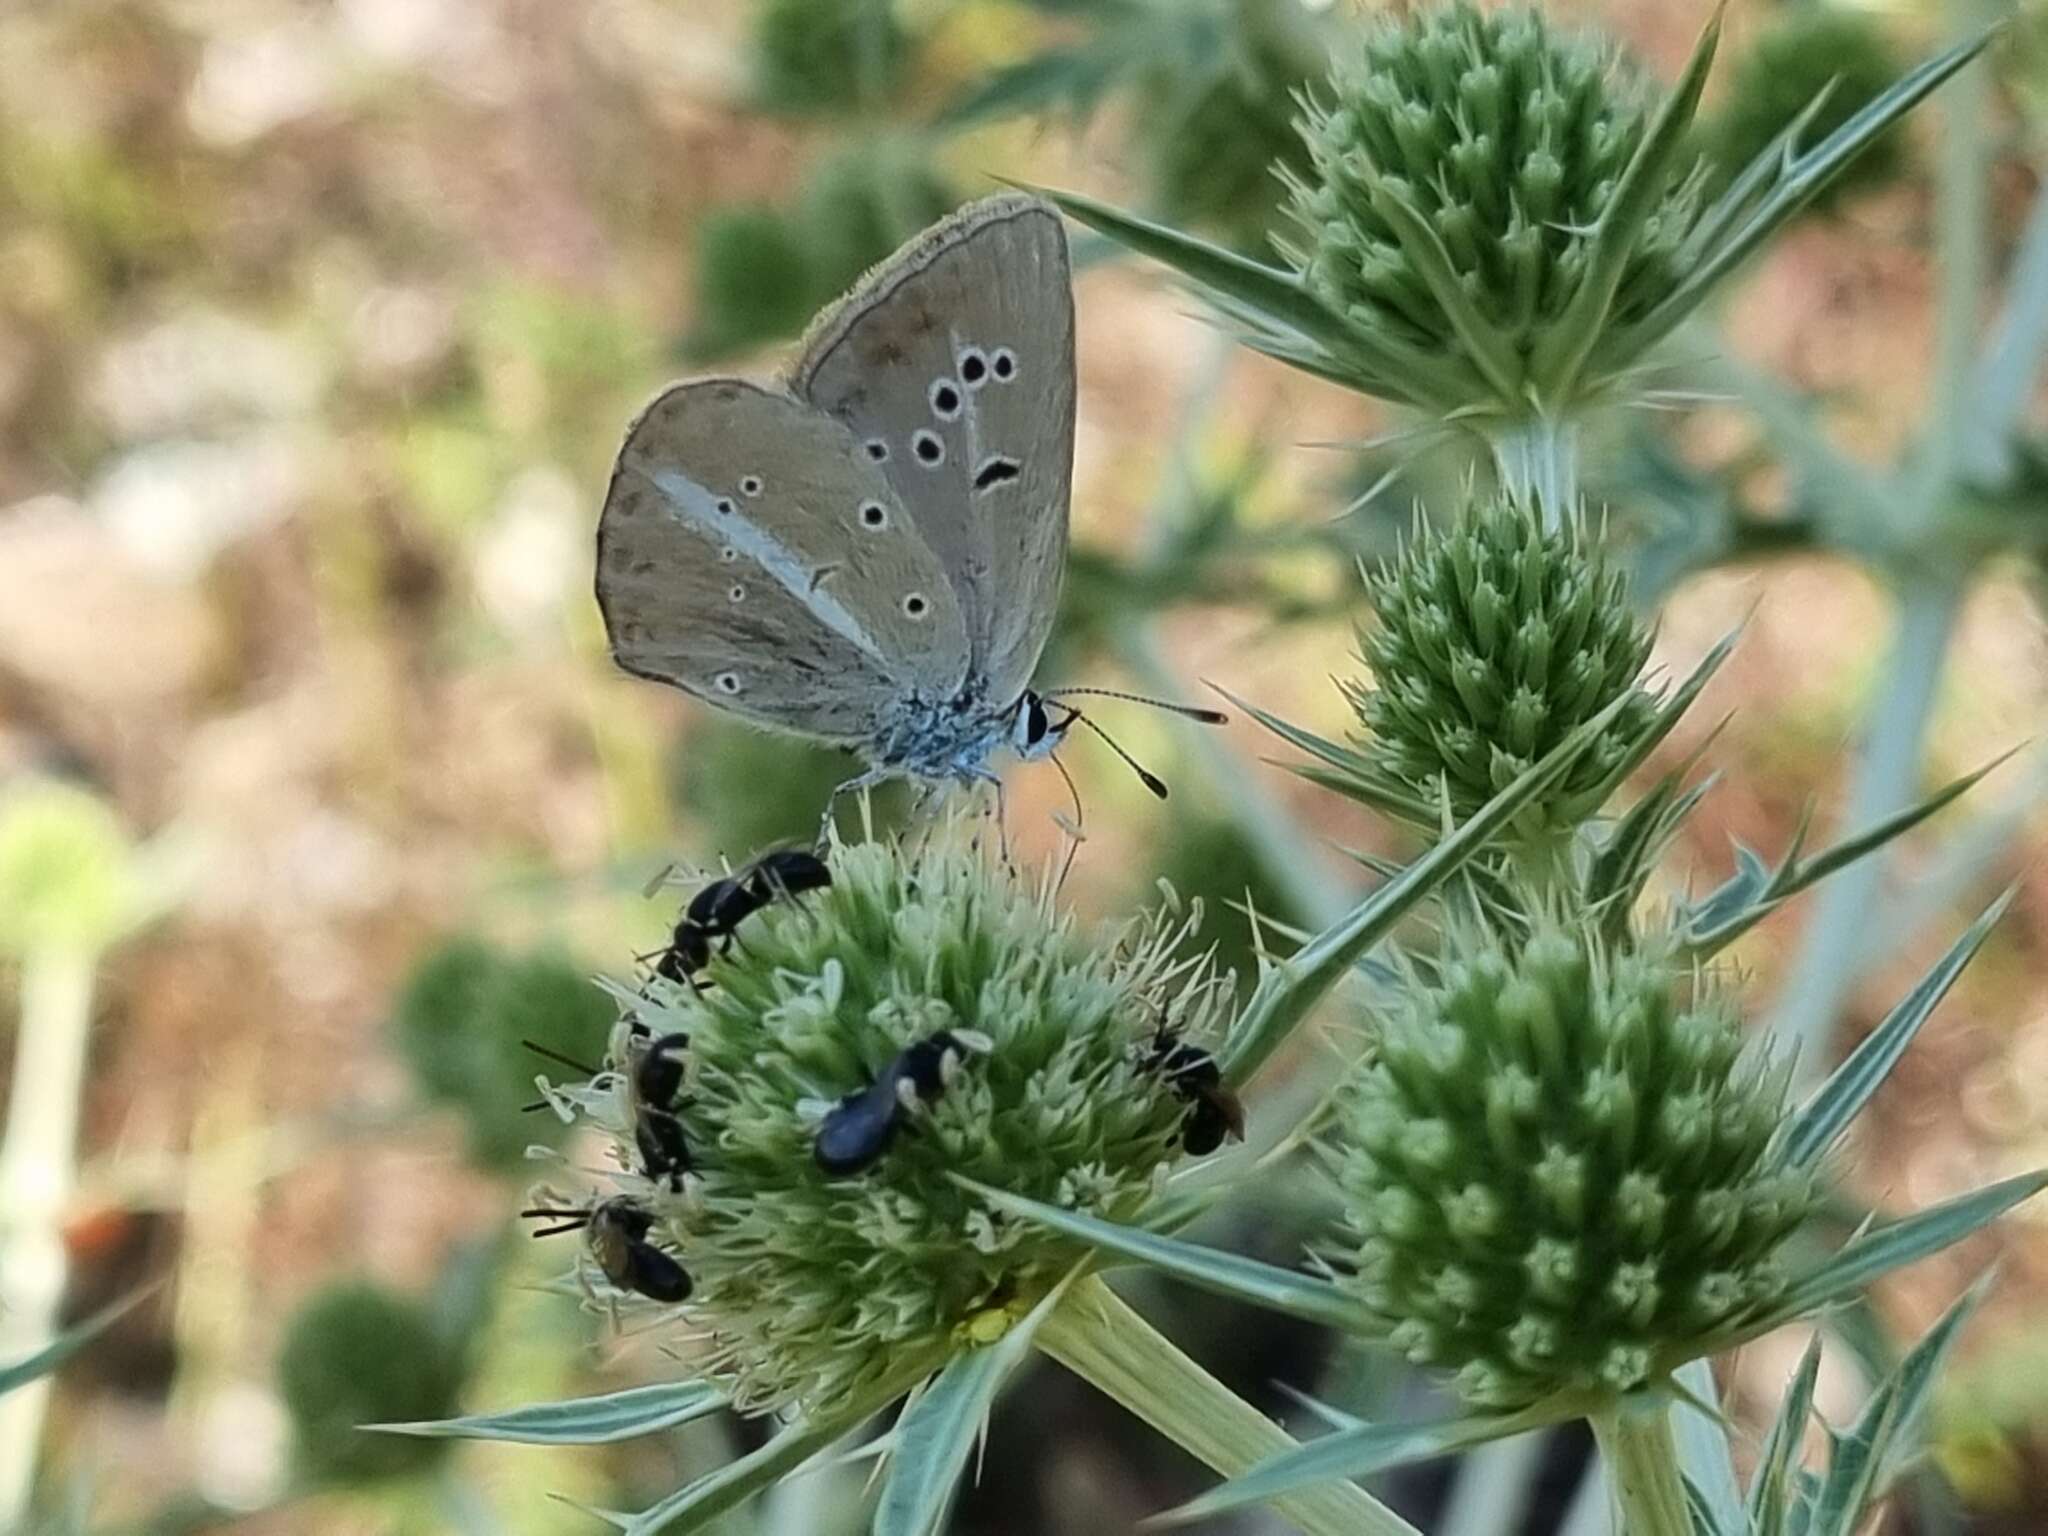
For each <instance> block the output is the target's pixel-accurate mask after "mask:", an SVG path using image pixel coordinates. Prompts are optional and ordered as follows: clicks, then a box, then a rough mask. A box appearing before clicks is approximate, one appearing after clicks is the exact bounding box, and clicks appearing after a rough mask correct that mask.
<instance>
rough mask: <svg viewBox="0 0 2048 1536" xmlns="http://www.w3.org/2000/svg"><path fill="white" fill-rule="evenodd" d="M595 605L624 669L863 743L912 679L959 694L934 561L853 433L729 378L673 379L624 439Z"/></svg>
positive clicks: (954, 603) (604, 522)
mask: <svg viewBox="0 0 2048 1536" xmlns="http://www.w3.org/2000/svg"><path fill="white" fill-rule="evenodd" d="M597 599H598V606H599V607H600V608H601V609H602V610H603V613H604V619H605V628H606V631H607V633H608V634H609V635H610V637H611V642H612V651H613V654H614V655H615V656H616V657H617V659H618V662H619V664H620V665H621V666H622V667H624V668H625V669H626V670H627V671H629V672H635V673H638V674H640V675H641V676H643V677H652V678H655V679H657V680H659V681H662V682H667V683H673V684H675V685H676V686H678V687H680V688H683V689H685V690H687V691H689V692H691V693H694V694H698V695H700V696H702V697H704V698H706V699H709V700H711V701H713V702H715V703H718V704H721V705H723V706H725V707H727V708H729V709H732V710H734V711H736V712H738V713H740V714H743V715H747V716H749V717H751V718H753V719H755V720H758V721H760V722H761V723H763V724H767V725H774V726H780V727H783V728H785V729H789V730H795V731H800V732H802V733H804V734H806V735H813V736H820V737H825V738H828V739H833V740H844V741H848V742H869V741H872V740H874V739H875V738H876V737H877V735H878V734H880V733H881V732H882V731H884V730H885V729H886V728H887V726H888V725H889V724H890V723H891V722H892V721H893V720H894V719H895V718H896V714H897V711H898V709H899V708H900V704H901V700H902V699H903V698H904V697H905V695H906V693H907V692H908V691H909V690H911V689H912V688H917V689H920V690H923V691H924V692H926V693H927V694H930V695H943V694H944V693H946V692H947V691H948V690H954V689H957V688H958V687H959V686H960V683H961V681H962V680H963V679H964V677H965V676H966V672H967V667H968V658H969V650H968V642H967V633H966V628H965V624H964V621H963V617H962V613H961V609H960V605H959V600H958V598H957V597H956V595H955V594H954V592H953V590H952V587H951V584H950V583H949V581H948V580H947V577H946V573H945V572H944V570H943V569H942V568H941V566H940V564H939V562H938V560H937V559H936V558H935V557H934V555H933V553H932V551H931V550H930V549H929V548H928V547H927V545H926V543H925V541H924V539H923V538H922V537H921V536H920V534H919V532H918V529H917V528H916V526H915V525H914V523H913V521H912V519H911V518H910V517H909V516H907V515H906V513H905V510H904V506H903V502H902V500H901V498H900V497H899V496H898V494H897V493H896V491H895V490H894V489H893V487H892V486H891V484H890V482H889V479H888V477H887V476H886V475H885V474H884V473H883V472H882V468H881V466H879V465H877V464H875V463H873V462H871V461H870V460H869V459H868V457H867V455H866V454H865V452H864V451H863V450H862V447H861V444H860V443H859V442H858V441H857V440H856V439H855V438H854V437H853V436H852V435H851V434H850V433H849V432H848V430H847V429H846V428H845V427H844V426H842V425H841V424H839V423H838V422H836V421H834V420H832V419H831V418H830V417H827V416H825V415H823V414H821V413H820V412H818V411H816V410H814V409H812V408H811V407H810V406H808V405H805V404H803V403H802V402H800V401H797V400H793V399H791V398H790V397H789V396H788V395H785V394H782V393H780V392H777V391H774V390H767V389H762V388H761V387H760V386H758V385H754V384H749V383H746V382H744V381H742V380H737V379H705V380H700V381H697V382H694V383H689V384H679V385H677V386H675V387H674V388H672V389H669V390H668V391H666V392H665V393H663V394H662V395H661V396H659V397H658V398H657V399H656V400H655V401H654V403H653V404H652V405H650V406H649V407H648V408H647V410H646V411H645V412H643V413H642V415H641V416H640V418H639V420H637V421H636V422H634V423H633V426H632V428H631V429H630V430H629V431H628V433H627V436H626V442H625V446H624V447H623V448H621V449H620V450H619V458H618V462H617V464H616V466H615V467H614V469H613V473H612V482H611V488H610V491H609V492H608V494H607V495H606V498H605V506H604V515H603V517H602V518H601V519H600V521H599V524H598V540H597Z"/></svg>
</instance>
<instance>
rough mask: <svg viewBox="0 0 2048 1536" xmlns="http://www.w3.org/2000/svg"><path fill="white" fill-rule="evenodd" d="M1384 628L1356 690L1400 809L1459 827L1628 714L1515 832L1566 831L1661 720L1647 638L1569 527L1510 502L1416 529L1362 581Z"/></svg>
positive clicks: (1368, 638)
mask: <svg viewBox="0 0 2048 1536" xmlns="http://www.w3.org/2000/svg"><path fill="white" fill-rule="evenodd" d="M1367 586H1368V591H1369V594H1370V596H1371V598H1372V602H1373V606H1374V609H1375V610H1376V612H1377V615H1378V623H1377V624H1376V625H1375V626H1374V627H1373V628H1372V629H1370V630H1368V631H1366V632H1365V634H1364V635H1363V636H1362V638H1361V641H1360V645H1361V650H1362V652H1363V655H1364V658H1365V661H1366V663H1367V664H1368V666H1370V668H1371V669H1372V682H1371V684H1370V685H1364V684H1355V685H1352V686H1351V687H1350V688H1349V689H1348V690H1347V691H1348V692H1349V694H1350V696H1351V699H1352V702H1353V704H1354V706H1355V707H1356V709H1357V711H1358V715H1359V719H1360V721H1361V722H1362V723H1363V724H1364V725H1365V727H1366V729H1367V730H1368V731H1369V732H1370V733H1371V739H1370V740H1369V741H1368V742H1366V743H1364V744H1363V745H1362V748H1361V750H1362V752H1363V754H1364V756H1365V757H1366V758H1367V759H1368V760H1369V762H1370V764H1371V771H1372V777H1373V780H1374V781H1375V783H1376V784H1377V785H1378V786H1380V788H1381V789H1383V790H1384V791H1385V793H1383V794H1380V795H1374V794H1371V793H1369V792H1368V793H1367V794H1366V798H1369V799H1377V800H1379V801H1380V802H1381V803H1385V804H1388V805H1389V806H1390V808H1391V807H1393V806H1395V805H1398V804H1402V803H1405V804H1407V805H1408V806H1410V807H1411V808H1417V809H1418V812H1419V814H1418V819H1427V818H1430V816H1431V812H1432V810H1433V808H1435V807H1437V806H1438V805H1439V804H1440V803H1441V802H1442V801H1443V800H1447V801H1448V803H1449V805H1450V808H1451V811H1452V813H1453V814H1454V815H1455V816H1456V817H1457V818H1458V819H1459V820H1464V819H1465V818H1466V817H1469V816H1470V815H1471V814H1472V813H1473V812H1474V811H1477V810H1478V809H1479V808H1480V807H1481V806H1483V805H1484V804H1485V803H1486V802H1487V801H1488V800H1490V799H1491V798H1492V797H1493V796H1494V795H1495V794H1496V793H1498V792H1499V791H1500V790H1501V789H1503V788H1505V787H1506V786H1507V785H1509V784H1511V783H1513V782H1514V781H1515V780H1516V779H1517V778H1518V777H1520V776H1521V775H1522V774H1523V773H1524V772H1525V771H1527V770H1528V769H1529V768H1530V767H1531V766H1532V765H1533V764H1535V763H1536V762H1537V761H1539V760H1540V759H1541V758H1543V757H1544V756H1545V755H1546V754H1547V753H1549V752H1550V750H1551V749H1552V748H1554V747H1556V746H1557V745H1558V744H1559V743H1560V742H1562V741H1563V740H1564V739H1565V738H1566V737H1567V736H1568V735H1570V734H1571V732H1572V731H1573V730H1574V729H1575V728H1577V727H1578V726H1579V725H1581V724H1583V723H1584V722H1585V721H1587V720H1590V719H1592V718H1593V717H1594V716H1595V715H1598V714H1599V713H1600V712H1601V711H1602V710H1604V709H1606V708H1607V707H1608V706H1609V705H1611V704H1613V703H1614V702H1615V701H1616V700H1617V699H1623V698H1626V699H1627V700H1628V703H1627V704H1625V705H1624V706H1623V707H1622V709H1621V711H1620V712H1619V713H1618V714H1617V715H1616V716H1615V718H1614V720H1613V722H1612V723H1611V724H1610V725H1609V726H1608V727H1607V729H1606V730H1605V731H1604V732H1603V734H1602V735H1601V736H1600V738H1599V739H1598V740H1597V741H1595V742H1593V743H1592V744H1591V745H1589V746H1588V747H1587V748H1586V750H1585V751H1584V752H1583V753H1582V754H1581V755H1580V757H1579V758H1578V760H1577V761H1576V762H1575V763H1574V764H1573V765H1572V767H1571V769H1570V771H1569V772H1568V773H1567V774H1566V775H1565V777H1564V778H1563V779H1561V780H1560V781H1559V782H1558V783H1557V784H1556V785H1555V786H1554V787H1553V788H1552V789H1551V790H1550V791H1549V793H1548V795H1547V796H1546V797H1545V798H1543V799H1542V800H1539V801H1538V802H1536V803H1535V804H1533V805H1532V806H1531V807H1530V808H1529V810H1528V811H1527V812H1525V813H1524V818H1523V821H1522V823H1521V824H1520V830H1522V831H1523V832H1525V833H1528V834H1530V835H1538V834H1540V833H1541V832H1542V831H1543V830H1545V829H1547V828H1568V827H1571V826H1574V825H1576V824H1578V823H1579V822H1580V821H1583V820H1584V819H1585V818H1586V817H1588V816H1590V815H1592V814H1593V813H1594V812H1595V811H1597V810H1598V809H1599V806H1600V802H1601V801H1602V799H1604V797H1605V795H1606V793H1607V791H1608V788H1609V787H1610V785H1611V783H1612V780H1613V777H1614V775H1615V774H1616V772H1617V770H1619V769H1620V768H1622V767H1623V766H1624V765H1625V764H1626V762H1627V761H1628V759H1629V757H1630V755H1631V753H1632V752H1633V750H1634V747H1635V745H1636V743H1637V742H1638V741H1639V740H1640V739H1641V737H1642V733H1643V732H1644V731H1645V730H1646V729H1648V728H1649V726H1650V724H1651V722H1652V721H1653V719H1654V716H1655V714H1656V709H1657V701H1656V699H1655V697H1654V696H1653V695H1652V694H1650V693H1649V692H1648V691H1647V690H1645V689H1644V688H1643V687H1642V686H1641V685H1640V683H1639V681H1638V679H1639V678H1640V677H1641V675H1642V671H1643V665H1644V663H1645V661H1646V660H1647V659H1648V657H1649V654H1650V638H1651V637H1650V632H1649V629H1648V628H1647V626H1645V625H1644V624H1643V623H1642V622H1641V621H1640V620H1639V619H1638V618H1637V617H1636V615H1635V613H1634V610H1633V609H1632V608H1631V607H1630V604H1629V600H1628V590H1627V581H1626V579H1625V578H1624V576H1623V575H1622V574H1621V573H1620V572H1619V571H1617V570H1613V569H1610V568H1609V567H1608V565H1607V564H1606V562H1605V560H1604V559H1603V557H1602V556H1601V554H1600V552H1599V551H1598V549H1597V548H1596V547H1595V546H1594V544H1593V541H1592V540H1591V539H1590V538H1589V537H1588V536H1587V535H1586V533H1585V530H1584V529H1583V528H1582V527H1581V526H1580V525H1579V523H1578V522H1577V521H1576V520H1572V521H1568V522H1566V523H1565V524H1564V525H1563V526H1561V527H1555V528H1546V527H1545V526H1544V519H1543V517H1542V516H1541V513H1540V509H1539V508H1537V507H1535V506H1534V505H1527V506H1525V505H1524V504H1522V503H1521V502H1519V501H1517V500H1516V499H1515V498H1514V497H1512V496H1509V495H1505V494H1501V495H1496V496H1493V497H1490V498H1487V499H1483V500H1479V501H1476V502H1474V503H1472V504H1470V505H1469V506H1467V507H1466V508H1465V509H1464V510H1463V514H1462V515H1461V516H1460V517H1459V518H1458V519H1457V521H1456V522H1455V523H1453V524H1452V525H1450V526H1448V527H1443V528H1419V529H1418V531H1417V532H1416V534H1415V536H1414V537H1413V539H1412V540H1411V541H1410V543H1409V544H1408V545H1407V547H1406V548H1405V549H1403V550H1402V552H1401V553H1400V554H1399V555H1398V556H1397V557H1395V558H1394V559H1393V560H1391V561H1389V562H1388V563H1387V564H1386V565H1384V566H1383V567H1382V568H1381V569H1380V570H1379V571H1378V572H1377V573H1376V574H1374V575H1372V576H1371V577H1369V578H1368V582H1367Z"/></svg>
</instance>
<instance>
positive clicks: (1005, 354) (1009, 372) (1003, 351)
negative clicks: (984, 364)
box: [988, 347, 1017, 383]
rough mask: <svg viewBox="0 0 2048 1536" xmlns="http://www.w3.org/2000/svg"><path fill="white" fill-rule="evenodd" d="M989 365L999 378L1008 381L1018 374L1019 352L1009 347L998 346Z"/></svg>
mask: <svg viewBox="0 0 2048 1536" xmlns="http://www.w3.org/2000/svg"><path fill="white" fill-rule="evenodd" d="M988 366H989V368H990V370H991V371H992V372H994V374H995V376H996V377H997V378H999V379H1001V380H1003V381H1004V382H1005V383H1007V382H1009V380H1011V379H1013V378H1015V377H1016V376H1017V354H1016V353H1014V352H1012V351H1011V350H1010V349H1009V348H1008V347H998V348H996V355H995V356H994V357H992V358H990V359H989V365H988Z"/></svg>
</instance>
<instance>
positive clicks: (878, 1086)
mask: <svg viewBox="0 0 2048 1536" xmlns="http://www.w3.org/2000/svg"><path fill="white" fill-rule="evenodd" d="M966 1052H967V1047H966V1045H965V1044H964V1043H963V1042H962V1041H961V1039H960V1037H959V1036H958V1035H955V1034H953V1033H952V1032H951V1031H950V1030H943V1029H942V1030H940V1031H939V1032H938V1033H937V1034H935V1035H928V1036H926V1037H925V1038H924V1039H922V1040H919V1041H917V1042H916V1043H915V1044H913V1045H908V1046H905V1047H904V1048H903V1049H902V1050H901V1051H898V1052H897V1053H896V1058H895V1060H893V1061H891V1062H890V1063H889V1065H888V1066H887V1067H885V1068H883V1070H882V1074H881V1076H879V1077H877V1078H876V1079H875V1080H874V1081H873V1082H872V1083H870V1084H868V1086H867V1087H865V1088H862V1089H859V1090H857V1091H856V1092H853V1093H849V1094H848V1095H846V1097H845V1098H843V1099H841V1100H840V1101H839V1102H838V1104H836V1105H834V1106H833V1108H832V1112H831V1113H830V1114H828V1115H826V1116H825V1119H824V1122H823V1123H822V1124H821V1125H820V1126H819V1127H818V1139H817V1141H816V1143H815V1144H814V1146H813V1151H814V1152H815V1153H816V1156H817V1159H818V1166H819V1167H820V1168H821V1169H823V1170H824V1172H825V1175H826V1177H827V1178H834V1179H839V1178H845V1177H847V1176H848V1175H850V1174H856V1173H861V1172H863V1171H865V1170H866V1169H868V1168H871V1167H872V1166H874V1164H875V1163H876V1161H877V1160H879V1159H880V1157H881V1156H882V1154H883V1153H884V1152H886V1151H888V1150H889V1143H890V1142H892V1141H894V1140H895V1139H896V1130H897V1127H898V1126H899V1125H900V1124H901V1123H902V1119H903V1112H904V1110H905V1109H907V1108H908V1107H909V1104H910V1100H911V1099H912V1098H913V1097H915V1098H916V1099H917V1100H919V1101H920V1102H922V1103H930V1102H931V1101H932V1100H933V1099H936V1098H937V1097H938V1096H939V1095H940V1093H942V1092H943V1091H944V1090H945V1087H946V1084H947V1083H948V1082H950V1081H951V1080H952V1077H953V1074H954V1073H955V1072H956V1071H958V1070H959V1067H960V1060H961V1058H962V1057H963V1056H964V1055H965V1054H966Z"/></svg>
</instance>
